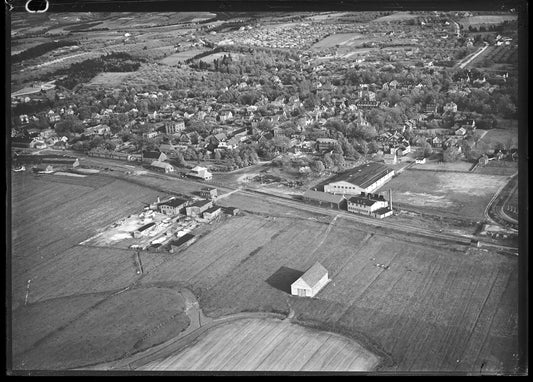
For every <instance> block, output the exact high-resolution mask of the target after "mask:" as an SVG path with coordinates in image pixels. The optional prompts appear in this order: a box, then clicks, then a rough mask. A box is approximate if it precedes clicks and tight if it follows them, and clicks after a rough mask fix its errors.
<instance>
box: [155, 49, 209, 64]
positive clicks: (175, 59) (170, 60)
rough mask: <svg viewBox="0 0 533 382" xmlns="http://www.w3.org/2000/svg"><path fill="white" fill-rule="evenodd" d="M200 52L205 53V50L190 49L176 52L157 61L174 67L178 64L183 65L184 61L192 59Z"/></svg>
mask: <svg viewBox="0 0 533 382" xmlns="http://www.w3.org/2000/svg"><path fill="white" fill-rule="evenodd" d="M202 52H205V50H201V49H191V50H187V51H183V52H178V53H174V54H172V55H170V56H168V57H165V58H163V59H161V60H159V62H160V63H162V64H165V65H176V64H178V63H179V62H182V63H183V62H185V60H187V59H189V58H192V57H194V56H196V55H197V54H200V53H202Z"/></svg>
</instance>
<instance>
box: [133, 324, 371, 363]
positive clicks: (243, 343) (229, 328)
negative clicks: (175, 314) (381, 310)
mask: <svg viewBox="0 0 533 382" xmlns="http://www.w3.org/2000/svg"><path fill="white" fill-rule="evenodd" d="M377 364H378V358H377V357H376V356H374V355H373V354H372V353H370V352H369V351H367V350H366V349H364V348H363V347H361V346H360V345H359V344H357V343H356V342H355V341H353V340H350V339H348V338H346V337H343V336H340V335H338V334H334V333H328V332H323V331H318V330H312V329H308V328H304V327H301V326H298V325H294V324H291V323H288V322H285V321H280V320H275V319H243V320H240V321H236V322H232V323H230V324H226V325H223V326H221V327H216V328H214V329H211V330H210V331H209V332H208V333H206V334H204V336H203V337H202V338H200V339H199V340H198V342H197V343H196V344H194V345H193V346H191V347H189V348H187V349H185V350H183V351H182V352H180V353H178V354H177V355H174V356H170V357H167V358H165V359H162V360H157V361H154V362H151V363H149V364H147V365H145V366H143V367H141V368H140V370H227V371H239V370H240V371H243V370H244V371H268V370H291V371H313V370H314V371H316V370H319V371H368V370H372V369H373V368H374V367H375V366H376V365H377Z"/></svg>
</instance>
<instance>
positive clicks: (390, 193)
mask: <svg viewBox="0 0 533 382" xmlns="http://www.w3.org/2000/svg"><path fill="white" fill-rule="evenodd" d="M389 208H390V209H391V211H392V189H391V188H389Z"/></svg>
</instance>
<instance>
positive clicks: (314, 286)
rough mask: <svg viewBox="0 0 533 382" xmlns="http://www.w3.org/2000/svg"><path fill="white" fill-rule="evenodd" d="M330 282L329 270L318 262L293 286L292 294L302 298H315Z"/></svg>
mask: <svg viewBox="0 0 533 382" xmlns="http://www.w3.org/2000/svg"><path fill="white" fill-rule="evenodd" d="M330 281H331V280H330V279H329V278H328V271H327V269H326V268H324V267H323V266H322V264H320V263H319V262H318V261H317V262H316V263H315V264H314V265H313V266H312V267H311V268H309V269H308V270H307V272H305V273H304V274H303V275H302V276H301V277H300V278H299V279H298V280H296V281H295V282H293V283H292V284H291V294H292V295H295V296H300V297H314V296H315V295H316V294H317V293H318V292H319V291H320V290H321V289H322V288H324V286H326V284H327V283H328V282H330Z"/></svg>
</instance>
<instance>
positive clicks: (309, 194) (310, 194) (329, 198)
mask: <svg viewBox="0 0 533 382" xmlns="http://www.w3.org/2000/svg"><path fill="white" fill-rule="evenodd" d="M303 196H304V198H309V199H312V200H318V201H321V202H327V203H337V204H338V203H340V202H342V200H343V199H344V196H343V195H334V194H329V193H327V192H322V191H314V190H307V191H305V193H304V195H303Z"/></svg>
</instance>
